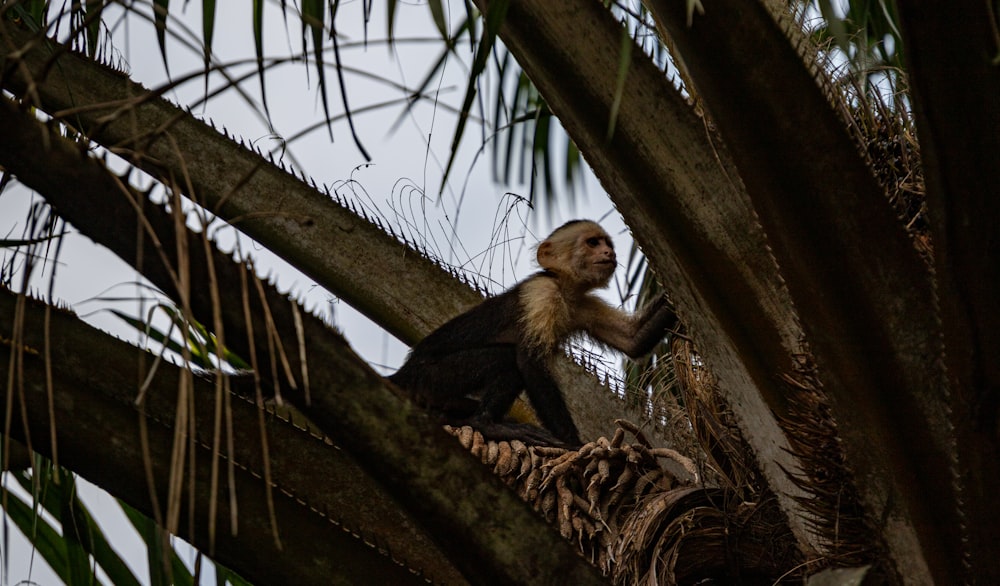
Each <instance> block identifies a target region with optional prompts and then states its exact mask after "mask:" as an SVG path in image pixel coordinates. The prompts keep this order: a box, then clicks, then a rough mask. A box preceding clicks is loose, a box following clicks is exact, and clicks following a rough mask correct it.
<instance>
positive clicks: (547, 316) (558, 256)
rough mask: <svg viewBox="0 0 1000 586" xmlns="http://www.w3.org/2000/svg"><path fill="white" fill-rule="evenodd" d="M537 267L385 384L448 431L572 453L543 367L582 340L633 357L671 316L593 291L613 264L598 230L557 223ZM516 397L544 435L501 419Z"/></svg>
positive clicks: (660, 305) (571, 437) (582, 223)
mask: <svg viewBox="0 0 1000 586" xmlns="http://www.w3.org/2000/svg"><path fill="white" fill-rule="evenodd" d="M537 259H538V265H539V266H540V267H541V268H542V270H541V271H540V272H538V273H536V274H535V275H533V276H531V277H528V278H527V279H525V280H524V281H521V282H520V283H518V284H517V285H515V286H514V287H512V288H511V289H509V290H507V291H506V292H504V293H502V294H501V295H498V296H496V297H492V298H490V299H487V300H485V301H483V302H482V303H481V304H479V305H477V306H476V307H474V308H472V309H470V310H469V311H467V312H465V313H463V314H461V315H459V316H458V317H456V318H454V319H452V320H451V321H449V322H447V323H446V324H444V325H443V326H441V327H440V328H438V329H437V330H435V331H434V332H432V333H431V334H430V335H428V336H427V337H426V338H424V339H423V340H422V341H421V342H420V343H418V344H417V345H416V346H415V347H414V348H413V350H412V351H411V353H410V356H409V358H408V359H407V361H406V363H405V364H404V365H403V366H402V367H401V368H400V369H399V370H398V371H397V372H396V373H395V374H393V375H392V376H390V377H389V379H390V380H391V381H392V382H393V383H395V384H396V385H398V386H399V387H402V388H403V389H405V390H407V391H409V392H410V393H411V395H413V396H414V398H415V399H416V400H417V401H418V403H420V404H422V405H423V406H425V407H427V408H428V409H430V410H431V411H433V412H436V413H439V414H440V415H441V416H442V417H443V419H444V420H445V422H446V423H450V424H453V425H471V426H472V427H474V428H476V429H478V430H479V431H480V432H481V433H482V434H483V435H484V436H485V437H487V438H489V439H494V440H511V439H519V440H522V441H525V442H526V443H533V444H551V445H564V446H568V447H575V446H579V445H581V443H582V442H581V441H580V434H579V432H578V431H577V429H576V425H575V424H574V423H573V417H572V416H571V415H570V413H569V409H567V407H566V402H565V400H564V399H563V396H562V393H561V392H560V390H559V387H558V386H557V385H556V382H555V380H554V379H553V377H552V373H551V370H550V366H549V365H550V361H551V360H552V359H553V358H554V357H556V356H557V355H559V354H561V353H562V352H563V350H562V348H563V344H564V342H566V340H567V339H568V338H570V337H572V336H574V335H578V334H581V333H586V334H587V335H589V336H590V337H591V338H593V339H594V340H596V341H597V342H599V343H601V344H602V345H605V346H610V347H612V348H616V349H618V350H620V351H621V352H624V353H625V354H626V355H628V356H629V357H631V358H638V357H640V356H642V355H644V354H646V353H648V352H649V351H651V350H652V349H653V347H654V346H655V345H656V344H657V342H659V341H660V340H661V339H662V338H663V336H664V334H665V333H666V332H667V330H669V329H673V328H674V327H675V326H676V324H677V317H676V315H675V314H674V313H673V311H672V309H671V308H670V306H669V304H668V303H667V301H666V299H665V298H663V297H660V298H659V299H657V300H656V301H653V302H651V303H650V304H649V305H647V306H646V307H645V308H644V309H643V310H642V311H640V312H637V313H636V314H634V315H630V314H628V313H625V312H623V311H620V310H618V309H615V308H613V307H611V306H610V305H608V304H607V303H605V302H604V301H603V300H601V299H600V298H599V297H597V296H596V295H594V294H593V293H592V291H593V290H594V289H597V288H600V287H606V286H607V284H608V282H609V281H610V280H611V276H612V274H614V272H615V268H616V266H617V259H616V257H615V249H614V245H613V244H612V243H611V238H610V237H609V236H608V234H607V232H605V231H604V230H603V229H602V228H601V227H600V225H598V224H596V223H594V222H591V221H587V220H574V221H571V222H567V223H566V224H564V225H562V226H561V227H559V228H558V229H556V230H555V231H554V232H553V233H552V234H550V235H549V237H548V238H546V239H545V241H543V242H542V243H541V244H539V245H538V249H537ZM522 391H524V392H525V393H526V394H527V395H528V399H529V400H530V401H531V405H532V407H533V408H534V410H535V413H536V414H537V415H538V419H539V420H540V421H541V423H542V425H543V426H545V429H546V430H548V432H549V433H546V432H544V431H543V430H540V429H538V428H537V427H535V426H531V425H527V424H519V423H512V422H507V421H504V416H505V415H506V414H507V412H508V411H509V410H510V408H511V406H512V405H513V403H514V401H515V400H516V399H517V397H518V396H519V395H520V394H521V392H522Z"/></svg>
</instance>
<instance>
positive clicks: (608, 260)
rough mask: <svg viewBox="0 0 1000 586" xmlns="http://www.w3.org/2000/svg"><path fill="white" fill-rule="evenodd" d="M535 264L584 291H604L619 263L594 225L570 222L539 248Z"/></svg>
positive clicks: (609, 243) (557, 230)
mask: <svg viewBox="0 0 1000 586" xmlns="http://www.w3.org/2000/svg"><path fill="white" fill-rule="evenodd" d="M537 258H538V264H539V266H541V267H542V268H543V269H546V270H548V271H551V272H553V273H555V274H556V275H558V276H559V278H560V279H565V280H568V282H569V284H571V285H575V286H577V287H579V288H580V289H583V290H590V289H594V288H596V287H604V286H606V285H607V284H608V281H610V280H611V275H613V274H614V272H615V268H616V267H617V266H618V259H617V257H616V256H615V246H614V244H612V242H611V237H610V236H608V233H607V232H605V231H604V229H603V228H601V226H600V225H599V224H597V223H596V222H591V221H590V220H573V221H570V222H566V223H565V224H563V225H562V226H560V227H558V228H556V230H555V231H554V232H552V234H549V237H548V238H546V239H545V240H544V241H543V242H542V243H541V244H539V245H538V252H537Z"/></svg>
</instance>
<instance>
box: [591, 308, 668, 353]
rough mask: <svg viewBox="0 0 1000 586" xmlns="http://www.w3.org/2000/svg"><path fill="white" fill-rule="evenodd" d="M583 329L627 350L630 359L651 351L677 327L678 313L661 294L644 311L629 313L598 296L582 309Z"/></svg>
mask: <svg viewBox="0 0 1000 586" xmlns="http://www.w3.org/2000/svg"><path fill="white" fill-rule="evenodd" d="M581 309H582V310H583V311H582V314H581V319H582V320H583V324H582V325H583V329H585V330H586V331H587V333H588V334H590V335H591V336H592V337H593V338H594V339H595V340H597V341H599V342H601V343H603V344H607V345H608V346H611V347H612V348H616V349H618V350H620V351H621V352H624V353H625V355H627V356H628V357H629V358H639V357H640V356H643V355H644V354H648V353H649V352H650V351H651V350H652V349H653V347H655V346H656V344H657V343H659V341H660V340H662V339H663V336H664V335H666V333H667V331H668V330H672V329H674V328H676V327H677V314H675V313H674V311H673V308H671V307H670V304H669V303H668V302H667V298H666V296H660V297H658V298H656V299H655V300H653V301H652V302H650V303H648V304H647V305H646V307H644V308H643V309H642V310H640V311H638V312H636V313H635V314H633V315H631V316H630V315H628V314H627V313H625V312H623V311H619V310H617V309H614V308H612V307H609V306H608V305H607V304H605V303H604V302H603V301H601V300H600V299H597V298H596V297H593V298H589V299H588V301H587V303H586V304H584V306H583V307H582V308H581Z"/></svg>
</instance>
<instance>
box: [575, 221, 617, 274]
mask: <svg viewBox="0 0 1000 586" xmlns="http://www.w3.org/2000/svg"><path fill="white" fill-rule="evenodd" d="M573 256H574V261H575V263H574V264H575V265H576V270H577V274H579V275H580V277H581V280H583V281H584V282H585V283H586V284H588V285H590V286H593V287H598V286H600V287H603V286H604V285H607V284H608V281H609V280H610V279H611V275H613V274H614V272H615V268H616V267H617V266H618V258H617V256H615V245H614V244H613V243H612V242H611V237H610V236H608V234H607V232H605V231H604V230H601V229H600V228H596V227H595V228H593V229H590V230H586V231H584V232H582V233H581V234H580V235H579V237H578V239H577V243H576V246H575V247H574V254H573Z"/></svg>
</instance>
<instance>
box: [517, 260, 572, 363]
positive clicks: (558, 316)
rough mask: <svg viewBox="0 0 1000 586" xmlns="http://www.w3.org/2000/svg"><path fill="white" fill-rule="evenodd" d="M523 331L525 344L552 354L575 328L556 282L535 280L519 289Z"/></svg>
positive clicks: (542, 278)
mask: <svg viewBox="0 0 1000 586" xmlns="http://www.w3.org/2000/svg"><path fill="white" fill-rule="evenodd" d="M521 307H522V308H523V309H524V313H523V314H522V315H521V320H522V324H521V325H522V326H523V330H522V331H523V332H524V335H525V338H526V341H527V342H528V344H529V345H530V346H531V347H533V348H537V349H539V350H542V351H544V352H552V351H554V350H555V349H556V348H558V346H559V345H560V344H561V343H562V342H563V340H565V339H566V337H567V336H569V335H570V334H572V333H573V331H574V330H575V329H576V327H575V324H574V323H573V320H572V318H571V315H570V308H569V306H568V305H567V303H566V299H565V297H564V296H563V294H562V292H561V291H560V289H559V282H558V281H556V280H555V279H552V278H548V277H535V278H533V279H529V280H528V281H525V282H524V283H523V284H522V286H521Z"/></svg>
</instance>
